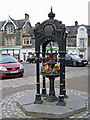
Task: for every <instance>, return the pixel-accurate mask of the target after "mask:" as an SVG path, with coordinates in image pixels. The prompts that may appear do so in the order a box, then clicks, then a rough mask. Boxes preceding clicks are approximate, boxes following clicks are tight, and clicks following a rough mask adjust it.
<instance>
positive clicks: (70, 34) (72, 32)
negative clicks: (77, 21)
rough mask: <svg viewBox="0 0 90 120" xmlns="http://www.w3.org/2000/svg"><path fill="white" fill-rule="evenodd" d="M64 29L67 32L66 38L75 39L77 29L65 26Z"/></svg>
mask: <svg viewBox="0 0 90 120" xmlns="http://www.w3.org/2000/svg"><path fill="white" fill-rule="evenodd" d="M66 29H67V31H68V34H67V36H68V37H75V36H76V34H77V29H78V27H76V26H66Z"/></svg>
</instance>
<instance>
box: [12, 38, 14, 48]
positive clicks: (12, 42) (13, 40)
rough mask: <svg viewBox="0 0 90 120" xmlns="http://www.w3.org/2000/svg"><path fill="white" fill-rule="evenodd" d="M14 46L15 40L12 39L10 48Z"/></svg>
mask: <svg viewBox="0 0 90 120" xmlns="http://www.w3.org/2000/svg"><path fill="white" fill-rule="evenodd" d="M14 45H15V39H14V38H12V46H14Z"/></svg>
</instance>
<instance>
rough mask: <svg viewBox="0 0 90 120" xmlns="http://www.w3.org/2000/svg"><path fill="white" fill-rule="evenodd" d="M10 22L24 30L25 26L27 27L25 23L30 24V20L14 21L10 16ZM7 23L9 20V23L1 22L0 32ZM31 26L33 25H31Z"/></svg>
mask: <svg viewBox="0 0 90 120" xmlns="http://www.w3.org/2000/svg"><path fill="white" fill-rule="evenodd" d="M9 20H11V21H12V22H13V23H14V24H15V25H16V26H17V28H23V26H24V25H25V23H26V22H29V20H25V19H19V20H14V19H13V18H11V17H10V16H9ZM6 22H8V20H7V21H1V22H0V30H1V28H2V27H3V26H4V24H5V23H6ZM29 23H30V22H29ZM30 26H31V24H30Z"/></svg>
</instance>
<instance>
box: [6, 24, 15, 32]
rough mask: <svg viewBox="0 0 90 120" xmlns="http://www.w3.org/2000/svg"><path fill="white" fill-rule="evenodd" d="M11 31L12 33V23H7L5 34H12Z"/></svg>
mask: <svg viewBox="0 0 90 120" xmlns="http://www.w3.org/2000/svg"><path fill="white" fill-rule="evenodd" d="M13 33H14V27H13V25H7V34H13Z"/></svg>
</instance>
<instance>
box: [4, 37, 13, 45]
mask: <svg viewBox="0 0 90 120" xmlns="http://www.w3.org/2000/svg"><path fill="white" fill-rule="evenodd" d="M5 45H6V46H15V38H6V41H5Z"/></svg>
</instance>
